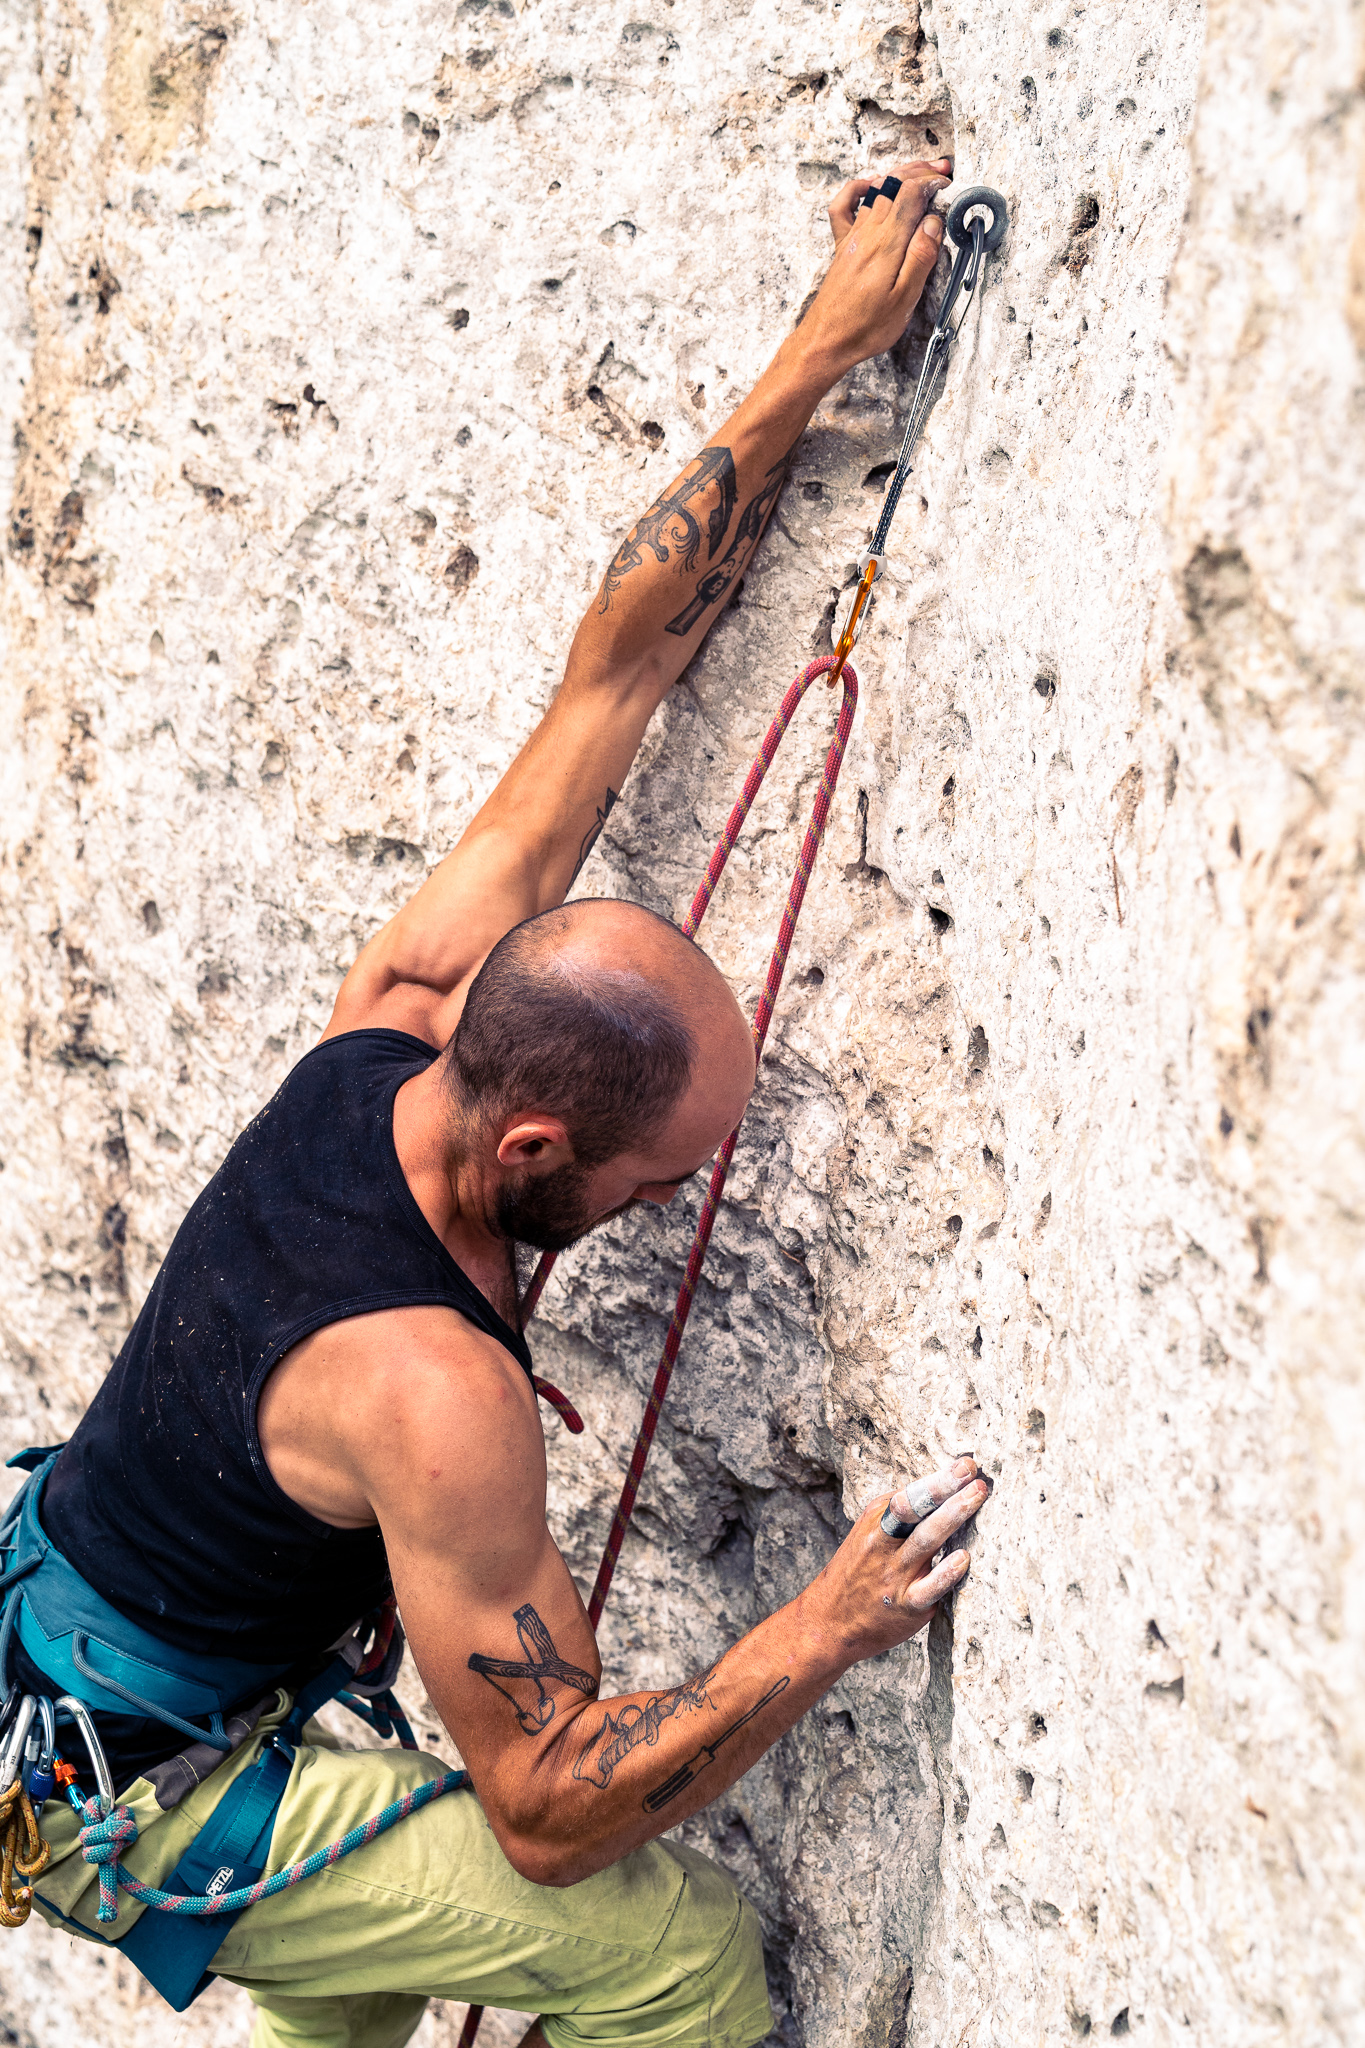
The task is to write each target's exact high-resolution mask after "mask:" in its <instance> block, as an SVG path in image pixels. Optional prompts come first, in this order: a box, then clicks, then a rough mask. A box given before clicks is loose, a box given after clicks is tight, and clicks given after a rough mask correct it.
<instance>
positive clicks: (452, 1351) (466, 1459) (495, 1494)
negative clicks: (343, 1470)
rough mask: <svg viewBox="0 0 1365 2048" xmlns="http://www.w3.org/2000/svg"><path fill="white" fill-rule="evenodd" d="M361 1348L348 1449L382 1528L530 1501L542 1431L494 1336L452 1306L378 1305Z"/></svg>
mask: <svg viewBox="0 0 1365 2048" xmlns="http://www.w3.org/2000/svg"><path fill="white" fill-rule="evenodd" d="M364 1320H366V1321H370V1322H374V1323H376V1324H382V1325H383V1327H382V1328H381V1329H377V1330H376V1331H375V1332H374V1333H373V1339H372V1341H371V1343H370V1345H369V1347H368V1352H369V1364H368V1370H367V1372H366V1380H367V1387H366V1394H365V1398H364V1399H363V1400H362V1401H361V1402H359V1403H357V1406H356V1410H355V1412H354V1414H353V1419H352V1425H351V1429H352V1445H351V1449H352V1456H353V1457H354V1458H355V1460H356V1465H357V1469H358V1470H359V1471H361V1472H363V1474H364V1476H365V1479H366V1483H367V1486H368V1491H369V1498H370V1500H371V1502H372V1503H373V1505H374V1508H375V1511H376V1513H377V1514H378V1516H379V1520H380V1523H381V1525H383V1526H384V1527H385V1528H386V1530H387V1529H391V1528H393V1526H394V1524H395V1522H397V1523H400V1524H401V1525H403V1526H405V1527H406V1528H408V1529H411V1528H412V1527H413V1524H414V1517H415V1518H416V1520H417V1521H419V1522H420V1521H422V1520H423V1519H424V1518H428V1517H429V1518H430V1519H431V1521H432V1524H433V1526H436V1525H440V1526H443V1527H446V1528H448V1529H454V1528H455V1527H456V1526H464V1524H465V1522H466V1520H467V1517H468V1516H469V1515H470V1514H471V1513H472V1514H475V1515H478V1514H481V1513H483V1512H484V1511H485V1508H486V1507H487V1505H488V1504H489V1502H491V1501H500V1502H501V1503H502V1505H503V1507H504V1509H505V1508H506V1507H507V1505H508V1504H509V1503H511V1502H513V1501H516V1502H521V1501H523V1500H524V1501H528V1502H529V1501H533V1500H535V1501H540V1502H541V1503H542V1506H541V1508H540V1510H539V1511H540V1512H541V1513H542V1514H543V1498H544V1489H545V1437H544V1432H543V1430H542V1427H541V1421H540V1412H539V1408H538V1406H537V1402H536V1395H535V1390H534V1388H533V1387H532V1385H531V1382H530V1380H529V1378H528V1377H527V1375H526V1373H525V1372H524V1371H523V1370H522V1368H521V1367H520V1366H519V1365H518V1363H517V1361H516V1360H515V1359H514V1358H513V1357H512V1356H511V1354H510V1353H509V1352H508V1351H507V1350H506V1348H505V1347H504V1346H503V1345H501V1344H499V1343H498V1341H497V1340H496V1338H493V1337H490V1336H488V1335H487V1334H486V1333H485V1332H484V1331H482V1330H480V1329H478V1328H476V1327H475V1325H474V1324H472V1323H469V1322H467V1321H466V1320H465V1318H464V1317H463V1316H461V1315H459V1314H458V1313H457V1312H456V1311H455V1310H453V1309H445V1308H414V1309H392V1310H385V1311H383V1312H382V1313H381V1314H380V1315H378V1316H375V1317H367V1318H364Z"/></svg>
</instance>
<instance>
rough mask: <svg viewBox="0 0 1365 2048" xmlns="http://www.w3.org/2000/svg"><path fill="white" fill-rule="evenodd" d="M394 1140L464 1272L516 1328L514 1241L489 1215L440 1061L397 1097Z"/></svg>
mask: <svg viewBox="0 0 1365 2048" xmlns="http://www.w3.org/2000/svg"><path fill="white" fill-rule="evenodd" d="M393 1142H394V1149H395V1150H396V1152H397V1154H398V1164H399V1165H400V1166H401V1167H402V1169H403V1178H404V1179H405V1180H406V1181H407V1184H408V1186H409V1188H410V1189H411V1190H412V1197H413V1200H414V1201H415V1202H416V1204H417V1206H418V1208H419V1209H420V1210H421V1212H422V1214H423V1215H424V1216H425V1217H426V1219H427V1222H428V1223H429V1224H430V1225H431V1227H432V1229H433V1230H434V1231H435V1232H436V1235H437V1236H438V1237H439V1238H440V1240H441V1242H442V1244H443V1245H444V1246H445V1248H446V1250H447V1251H448V1252H449V1253H450V1256H451V1257H452V1259H454V1261H455V1263H456V1265H457V1266H458V1267H459V1268H460V1270H461V1272H463V1273H465V1274H467V1275H468V1277H469V1278H470V1280H472V1281H473V1283H474V1285H475V1286H476V1287H477V1288H478V1289H479V1291H480V1293H482V1294H485V1295H486V1296H487V1297H488V1299H489V1301H491V1302H492V1304H493V1306H494V1308H495V1309H496V1310H497V1311H498V1314H499V1315H500V1316H501V1317H502V1319H503V1321H504V1322H507V1323H510V1324H511V1325H512V1328H513V1329H514V1330H515V1329H516V1328H518V1320H517V1268H516V1258H515V1254H514V1252H513V1248H512V1246H511V1245H510V1244H509V1243H508V1242H507V1239H506V1238H504V1237H500V1236H499V1235H498V1234H497V1232H496V1231H494V1230H491V1229H490V1228H489V1226H488V1223H487V1222H486V1220H485V1218H486V1214H487V1197H488V1192H489V1191H488V1190H487V1189H486V1188H485V1186H484V1184H483V1181H482V1177H481V1175H480V1174H479V1171H478V1166H477V1162H476V1161H475V1160H473V1159H471V1158H470V1157H469V1156H468V1154H467V1153H465V1152H462V1150H461V1147H460V1142H459V1126H458V1123H457V1122H456V1119H455V1118H454V1117H453V1116H452V1114H451V1109H450V1100H449V1097H448V1095H447V1094H446V1091H445V1085H444V1082H443V1081H442V1078H441V1073H440V1062H439V1061H435V1060H434V1061H433V1062H432V1064H431V1065H430V1066H429V1067H427V1068H426V1069H424V1071H423V1072H422V1073H420V1074H414V1076H413V1078H412V1079H411V1080H410V1081H405V1082H404V1083H403V1086H402V1087H401V1088H400V1089H399V1091H398V1093H397V1095H396V1096H395V1098H394V1104H393Z"/></svg>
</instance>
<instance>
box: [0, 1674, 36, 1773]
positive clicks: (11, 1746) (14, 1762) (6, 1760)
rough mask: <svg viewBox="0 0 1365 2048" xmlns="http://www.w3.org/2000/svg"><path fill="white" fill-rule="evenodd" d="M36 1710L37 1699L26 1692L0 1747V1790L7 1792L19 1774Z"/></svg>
mask: <svg viewBox="0 0 1365 2048" xmlns="http://www.w3.org/2000/svg"><path fill="white" fill-rule="evenodd" d="M37 1711H38V1702H37V1700H36V1699H35V1698H34V1697H33V1694H32V1693H31V1692H26V1693H25V1694H24V1697H23V1698H22V1699H21V1700H20V1702H19V1711H18V1712H17V1713H16V1715H15V1717H14V1719H13V1721H11V1723H10V1729H9V1734H8V1735H7V1736H6V1737H5V1741H4V1747H3V1748H0V1792H8V1790H9V1788H10V1786H11V1785H12V1784H13V1783H14V1781H15V1779H16V1778H17V1777H18V1775H19V1766H20V1764H21V1763H22V1761H23V1756H24V1745H25V1743H26V1742H27V1741H28V1731H29V1729H30V1728H31V1727H32V1726H33V1717H34V1715H35V1714H36V1713H37Z"/></svg>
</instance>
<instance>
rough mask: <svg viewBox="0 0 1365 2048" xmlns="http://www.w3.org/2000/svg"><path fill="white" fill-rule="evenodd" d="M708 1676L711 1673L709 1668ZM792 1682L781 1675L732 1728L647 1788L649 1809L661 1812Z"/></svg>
mask: <svg viewBox="0 0 1365 2048" xmlns="http://www.w3.org/2000/svg"><path fill="white" fill-rule="evenodd" d="M707 1676H708V1677H709V1676H710V1674H709V1672H708V1674H707ZM790 1683H791V1680H790V1679H788V1678H779V1679H778V1681H777V1683H776V1685H770V1686H769V1687H768V1690H767V1691H766V1692H765V1693H764V1695H763V1697H762V1699H761V1700H755V1701H754V1704H753V1705H752V1706H751V1707H750V1709H749V1711H748V1713H747V1714H741V1715H740V1717H739V1719H738V1720H737V1721H732V1722H731V1723H730V1725H729V1727H728V1728H724V1729H722V1730H721V1732H720V1734H719V1735H718V1736H717V1737H716V1739H715V1741H714V1742H704V1743H703V1744H702V1746H701V1748H700V1749H699V1750H698V1751H697V1753H696V1755H695V1756H694V1757H692V1758H691V1760H690V1761H689V1762H687V1763H685V1764H681V1765H679V1767H678V1769H677V1770H676V1771H674V1773H673V1775H672V1777H671V1778H665V1779H664V1781H663V1783H662V1785H656V1786H655V1787H654V1790H653V1791H652V1792H647V1793H646V1794H645V1797H644V1802H643V1803H644V1809H645V1812H646V1813H658V1812H659V1810H660V1808H661V1807H665V1806H667V1805H668V1803H669V1801H670V1800H672V1799H676V1798H677V1797H678V1794H679V1793H680V1792H685V1791H686V1790H687V1788H688V1786H689V1785H690V1784H691V1783H692V1782H693V1780H694V1779H696V1778H699V1777H700V1776H701V1774H702V1772H703V1771H704V1770H705V1769H706V1767H707V1765H708V1764H713V1763H714V1762H715V1760H716V1756H717V1753H718V1752H719V1750H720V1749H721V1747H722V1745H723V1744H725V1743H727V1742H728V1741H729V1740H730V1737H731V1736H732V1735H738V1733H739V1731H740V1729H741V1728H743V1727H746V1726H747V1724H748V1723H749V1722H750V1721H752V1720H753V1718H754V1716H755V1714H761V1713H762V1711H763V1709H764V1707H766V1706H767V1704H768V1702H769V1700H775V1699H776V1698H777V1695H778V1694H779V1693H780V1692H785V1691H786V1690H787V1687H788V1685H789V1684H790Z"/></svg>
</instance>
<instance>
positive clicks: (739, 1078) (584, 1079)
mask: <svg viewBox="0 0 1365 2048" xmlns="http://www.w3.org/2000/svg"><path fill="white" fill-rule="evenodd" d="M447 1076H448V1079H449V1082H450V1085H451V1087H452V1089H453V1091H454V1092H455V1094H456V1095H457V1097H458V1098H459V1100H460V1103H461V1106H462V1108H463V1109H464V1110H465V1111H466V1112H467V1113H474V1114H476V1115H478V1116H479V1117H480V1118H483V1119H488V1118H493V1119H498V1118H501V1117H505V1116H507V1115H509V1114H511V1115H520V1114H524V1113H526V1112H528V1111H532V1110H535V1111H541V1112H545V1113H550V1114H553V1115H555V1116H557V1117H559V1118H561V1119H562V1121H563V1123H564V1125H565V1127H566V1129H567V1130H568V1132H569V1134H570V1137H571V1140H572V1143H573V1147H574V1153H575V1156H576V1157H577V1159H578V1160H579V1161H580V1163H581V1164H582V1165H584V1166H595V1165H598V1164H600V1163H602V1162H603V1161H605V1160H607V1159H610V1158H613V1157H615V1156H616V1155H618V1154H620V1153H623V1152H630V1151H634V1150H637V1149H638V1148H639V1147H640V1145H641V1144H643V1143H645V1142H647V1141H649V1140H650V1139H651V1138H652V1137H654V1136H655V1135H657V1134H658V1133H659V1132H660V1131H661V1130H662V1129H663V1128H664V1127H665V1126H666V1125H667V1124H668V1123H669V1121H670V1119H671V1118H673V1116H674V1112H675V1111H678V1110H679V1108H680V1105H683V1104H684V1102H685V1099H686V1098H688V1097H689V1094H690V1093H691V1094H696V1093H697V1091H698V1090H707V1089H711V1090H715V1089H716V1087H717V1085H718V1086H719V1091H720V1093H721V1094H723V1095H725V1096H726V1097H727V1099H728V1100H730V1101H733V1100H734V1098H735V1096H736V1093H737V1090H739V1089H741V1088H742V1091H743V1094H744V1095H745V1096H747V1092H748V1087H749V1085H751V1083H752V1079H753V1049H752V1040H751V1038H750V1035H749V1027H748V1025H747V1024H746V1023H745V1021H744V1016H743V1013H742V1011H741V1010H740V1008H739V1005H738V1004H737V1003H736V1001H735V999H734V997H733V995H732V994H731V992H730V989H729V985H728V984H727V982H726V981H725V978H724V976H723V975H722V974H721V973H720V972H719V971H718V969H717V968H715V967H714V966H713V965H712V963H711V962H710V961H709V960H708V959H707V957H706V955H705V954H704V953H703V952H702V951H701V949H700V948H699V947H698V946H695V945H694V944H693V943H692V941H691V940H690V939H686V938H684V937H683V935H682V933H681V932H680V931H679V930H678V929H677V927H676V926H675V925H672V924H670V923H669V922H668V920H667V919H666V918H662V917H657V916H655V915H654V913H653V912H652V911H648V910H644V909H642V908H641V907H640V906H639V905H638V904H633V903H602V902H587V903H573V904H566V905H565V906H564V907H563V908H562V909H559V910H549V911H545V912H543V913H542V915H541V916H539V917H533V918H530V919H528V920H527V922H526V923H525V924H520V925H516V926H514V927H513V929H512V930H511V931H510V932H508V933H507V935H506V937H505V938H503V939H501V940H500V941H499V943H498V944H497V945H496V946H495V947H494V948H493V950H492V952H491V953H490V954H489V955H488V958H487V959H486V960H485V961H484V964H483V966H482V967H481V968H480V970H479V972H478V974H477V975H476V976H475V978H474V981H473V983H472V985H471V987H470V991H469V995H468V997H467V998H466V1001H465V1007H464V1011H463V1013H462V1015H461V1018H460V1022H459V1025H458V1026H457V1028H456V1032H455V1036H454V1039H453V1040H452V1042H451V1045H450V1047H449V1049H448V1052H447ZM741 1108H742V1102H741ZM721 1135H722V1136H723V1135H724V1133H723V1132H722V1133H721Z"/></svg>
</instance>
